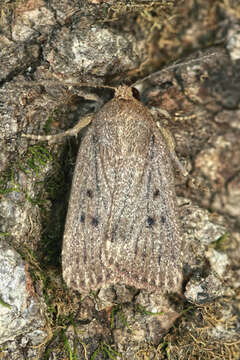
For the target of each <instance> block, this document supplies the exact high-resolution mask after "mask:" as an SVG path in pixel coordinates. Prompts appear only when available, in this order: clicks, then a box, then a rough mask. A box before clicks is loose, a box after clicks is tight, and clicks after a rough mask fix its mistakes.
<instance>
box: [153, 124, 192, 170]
mask: <svg viewBox="0 0 240 360" xmlns="http://www.w3.org/2000/svg"><path fill="white" fill-rule="evenodd" d="M157 125H158V128H159V130H160V131H161V134H162V136H163V137H164V139H165V140H166V143H167V146H168V149H169V151H170V155H171V158H172V160H173V162H174V163H175V164H176V166H177V167H178V169H179V170H180V172H181V173H182V175H183V176H188V172H187V170H186V169H185V168H184V166H183V165H182V164H181V162H180V160H179V159H178V157H177V154H176V152H175V141H174V138H173V136H172V134H171V132H170V131H169V130H168V129H166V128H164V127H162V126H160V125H159V123H157Z"/></svg>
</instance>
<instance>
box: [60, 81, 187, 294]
mask: <svg viewBox="0 0 240 360" xmlns="http://www.w3.org/2000/svg"><path fill="white" fill-rule="evenodd" d="M173 153H174V152H173V150H171V149H170V148H169V146H168V139H167V137H166V136H164V132H161V131H159V128H158V127H157V125H156V121H155V120H154V119H153V117H152V115H151V113H150V111H149V110H148V109H147V108H146V107H145V106H144V105H142V104H141V103H140V102H139V101H138V100H136V99H135V98H134V97H133V95H132V89H131V88H129V87H127V86H122V87H119V88H118V89H117V90H116V92H115V97H114V98H113V100H111V101H109V102H108V103H106V104H105V105H104V106H103V107H102V109H101V110H100V111H99V112H98V113H97V114H96V115H95V116H94V117H93V120H92V123H91V125H90V126H89V128H88V129H87V131H86V134H85V136H84V138H83V140H82V143H81V145H80V149H79V153H78V157H77V161H76V166H75V171H74V177H73V183H72V189H71V196H70V201H69V207H68V213H67V219H66V224H65V233H64V239H63V249H62V269H63V278H64V280H65V281H66V283H67V285H68V286H69V287H71V288H73V289H76V290H78V291H80V292H88V291H90V290H97V289H99V288H100V287H108V286H110V285H113V284H117V283H123V284H125V285H130V286H134V287H136V288H139V289H148V290H160V291H163V292H181V288H182V254H181V242H182V241H181V235H180V230H179V224H178V215H177V209H176V195H175V188H174V176H173V170H172V158H174V156H172V155H173Z"/></svg>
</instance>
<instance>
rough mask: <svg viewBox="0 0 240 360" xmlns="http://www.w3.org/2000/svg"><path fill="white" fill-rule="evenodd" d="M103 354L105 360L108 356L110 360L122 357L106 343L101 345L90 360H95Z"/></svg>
mask: <svg viewBox="0 0 240 360" xmlns="http://www.w3.org/2000/svg"><path fill="white" fill-rule="evenodd" d="M99 354H101V355H102V358H103V359H105V358H106V356H108V359H111V360H116V359H117V357H119V356H121V354H119V353H118V352H117V351H115V350H114V349H113V348H112V347H111V346H110V345H108V344H106V343H104V342H103V343H101V344H99V346H98V348H97V349H96V350H95V351H94V353H93V354H92V355H91V357H90V360H95V359H96V357H97V355H99Z"/></svg>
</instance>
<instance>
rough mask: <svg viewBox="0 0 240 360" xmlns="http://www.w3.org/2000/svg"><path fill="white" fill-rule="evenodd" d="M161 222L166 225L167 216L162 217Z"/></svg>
mask: <svg viewBox="0 0 240 360" xmlns="http://www.w3.org/2000/svg"><path fill="white" fill-rule="evenodd" d="M161 222H162V223H163V224H165V222H166V216H164V215H162V216H161Z"/></svg>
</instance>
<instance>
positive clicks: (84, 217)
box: [80, 213, 86, 224]
mask: <svg viewBox="0 0 240 360" xmlns="http://www.w3.org/2000/svg"><path fill="white" fill-rule="evenodd" d="M85 219H86V215H85V213H82V214H81V216H80V221H81V223H82V224H84V223H85Z"/></svg>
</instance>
